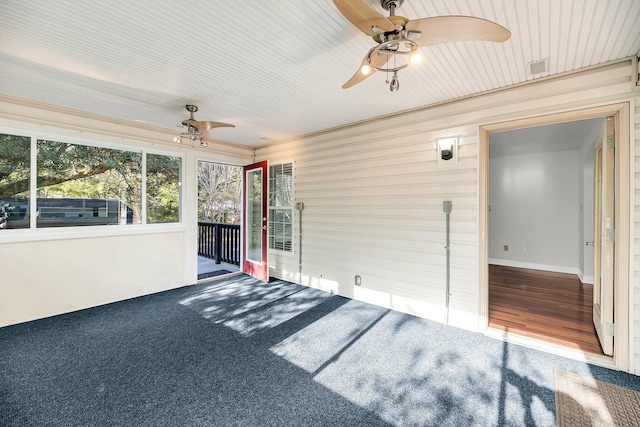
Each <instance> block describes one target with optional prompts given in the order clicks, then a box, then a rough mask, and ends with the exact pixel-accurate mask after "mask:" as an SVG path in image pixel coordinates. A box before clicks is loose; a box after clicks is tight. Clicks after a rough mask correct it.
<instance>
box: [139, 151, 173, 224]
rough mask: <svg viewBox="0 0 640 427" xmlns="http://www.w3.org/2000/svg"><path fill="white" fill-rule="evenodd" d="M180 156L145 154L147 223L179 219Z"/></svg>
mask: <svg viewBox="0 0 640 427" xmlns="http://www.w3.org/2000/svg"><path fill="white" fill-rule="evenodd" d="M180 165H181V159H180V157H173V156H163V155H161V154H148V155H147V223H149V224H153V223H166V222H178V221H180Z"/></svg>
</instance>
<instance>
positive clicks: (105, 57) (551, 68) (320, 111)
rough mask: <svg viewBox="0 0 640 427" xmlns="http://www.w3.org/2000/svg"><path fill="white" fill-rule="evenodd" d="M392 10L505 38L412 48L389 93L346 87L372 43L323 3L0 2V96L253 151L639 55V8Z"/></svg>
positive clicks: (577, 4)
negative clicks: (539, 70)
mask: <svg viewBox="0 0 640 427" xmlns="http://www.w3.org/2000/svg"><path fill="white" fill-rule="evenodd" d="M354 1H358V0H354ZM366 1H367V3H369V4H370V5H371V6H372V7H374V8H375V9H377V10H379V11H380V12H381V13H382V14H384V15H385V16H386V15H387V12H386V11H384V10H383V9H382V8H381V7H380V3H379V1H378V0H366ZM397 14H399V15H403V16H405V17H407V18H409V19H416V18H423V17H432V16H443V15H468V16H475V17H480V18H485V19H488V20H491V21H494V22H497V23H499V24H500V25H502V26H504V27H506V28H507V29H509V30H510V31H511V33H512V36H511V39H510V40H508V41H507V42H505V43H490V42H456V43H447V44H442V45H437V46H432V47H425V48H422V49H423V53H424V55H425V61H424V62H423V63H422V64H420V65H419V66H418V67H414V68H410V69H406V70H403V71H400V73H399V77H400V85H401V86H400V90H399V91H398V92H396V93H391V92H390V91H389V88H388V84H386V83H385V79H386V77H385V75H384V73H376V74H374V75H373V76H371V77H369V78H368V79H367V80H365V81H364V82H362V83H360V84H358V85H356V86H355V87H353V88H350V89H346V90H345V89H342V88H341V86H342V84H343V83H345V82H346V81H347V80H348V79H349V78H350V77H351V76H352V74H353V73H354V72H355V71H356V69H357V67H358V66H359V64H360V62H361V61H362V58H363V57H364V55H365V53H366V52H367V50H368V49H369V48H370V47H371V46H373V44H374V42H373V40H371V38H369V37H367V36H365V35H364V34H362V33H360V31H359V30H357V29H356V28H355V27H354V26H353V25H351V24H350V23H349V22H348V21H347V20H346V19H345V18H344V17H343V16H342V15H341V14H340V13H339V12H338V10H337V8H336V7H335V6H334V4H333V2H332V1H331V0H315V1H314V0H304V1H301V0H282V1H277V2H276V1H265V0H242V1H228V0H227V1H221V0H181V1H177V0H176V1H169V0H135V1H131V0H109V1H104V0H60V1H50V0H29V1H24V0H0V67H1V68H0V70H1V79H0V94H2V95H6V96H10V97H16V98H21V99H25V100H30V101H36V102H41V103H46V104H52V105H55V106H60V107H66V108H71V109H76V110H80V111H84V112H88V113H92V114H98V115H103V116H107V117H112V118H116V119H123V120H132V121H135V122H134V123H136V124H138V125H139V124H140V123H145V126H152V127H159V128H164V129H171V130H175V132H176V133H178V132H179V131H180V130H181V129H179V128H178V127H177V125H178V124H179V123H180V122H181V121H182V120H184V119H185V118H187V117H188V113H187V111H186V110H185V109H184V105H185V104H187V103H194V104H196V105H198V106H199V108H200V111H198V113H196V119H198V120H215V121H221V122H227V123H233V124H235V125H236V126H237V127H236V128H222V129H214V130H212V131H211V133H212V137H213V138H215V139H219V140H223V141H227V142H231V143H236V144H242V145H247V146H253V147H257V146H262V145H265V144H266V143H267V142H266V141H268V140H280V139H285V138H290V137H295V136H299V135H304V134H308V133H313V132H317V131H321V130H324V129H328V128H334V127H337V126H341V125H345V124H348V123H353V122H357V121H361V120H365V119H370V118H375V117H379V116H383V115H387V114H391V113H395V112H398V111H403V110H408V109H414V108H418V107H422V106H428V105H431V104H435V103H439V102H442V101H446V100H451V99H455V98H459V97H463V96H466V95H470V94H475V93H479V92H484V91H487V90H491V89H495V88H501V87H505V86H510V85H514V84H517V83H521V82H525V81H527V80H532V79H534V78H538V77H542V76H544V75H547V74H543V75H535V76H531V75H529V74H528V65H527V64H528V63H529V62H532V61H539V60H542V59H548V74H549V75H554V74H558V73H562V72H566V71H570V70H576V69H579V68H583V67H588V66H591V65H594V64H600V63H604V62H608V61H612V60H615V59H619V58H625V57H628V56H631V55H633V54H636V53H638V51H640V1H639V0H406V1H405V2H404V5H403V6H402V7H401V8H400V9H398V11H397Z"/></svg>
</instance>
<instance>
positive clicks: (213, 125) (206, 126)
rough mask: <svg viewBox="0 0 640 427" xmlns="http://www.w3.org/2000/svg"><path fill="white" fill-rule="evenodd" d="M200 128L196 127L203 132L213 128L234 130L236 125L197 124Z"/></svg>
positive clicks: (218, 123)
mask: <svg viewBox="0 0 640 427" xmlns="http://www.w3.org/2000/svg"><path fill="white" fill-rule="evenodd" d="M197 123H198V126H196V127H197V128H198V129H200V130H201V131H207V130H209V129H213V128H234V127H236V126H235V125H231V124H229V123H220V122H197Z"/></svg>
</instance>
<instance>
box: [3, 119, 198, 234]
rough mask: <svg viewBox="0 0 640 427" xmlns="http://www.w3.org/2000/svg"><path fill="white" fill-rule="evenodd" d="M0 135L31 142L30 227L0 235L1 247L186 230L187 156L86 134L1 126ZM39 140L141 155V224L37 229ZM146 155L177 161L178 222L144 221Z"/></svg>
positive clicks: (10, 230) (4, 231)
mask: <svg viewBox="0 0 640 427" xmlns="http://www.w3.org/2000/svg"><path fill="white" fill-rule="evenodd" d="M0 133H3V134H9V135H14V136H18V137H28V138H31V145H30V164H29V173H30V177H29V217H30V224H29V227H28V228H22V229H7V230H2V232H0V243H13V242H28V241H39V240H62V239H76V238H87V237H106V236H119V235H136V234H152V233H158V232H185V231H186V230H187V226H186V224H185V222H184V218H185V197H184V182H185V176H186V173H185V170H186V162H187V155H186V153H185V152H184V151H183V150H180V151H171V150H169V149H168V150H163V149H156V148H154V147H151V148H147V147H144V146H142V144H140V143H136V142H135V141H129V140H125V143H123V144H120V143H117V142H112V141H113V138H112V137H104V136H101V135H97V134H86V135H82V137H79V136H69V135H64V134H62V133H56V132H40V131H37V130H25V129H19V128H15V127H10V126H0ZM38 140H50V141H56V142H61V143H68V144H76V145H85V146H90V147H99V148H105V149H112V150H120V151H131V152H135V153H140V154H141V156H142V162H141V180H142V183H141V184H142V200H141V223H140V224H126V226H125V225H120V226H111V227H105V226H104V225H82V226H67V227H50V228H46V227H45V228H42V227H40V228H38V227H37V226H36V215H37V206H36V205H37V200H36V195H37V155H38V152H37V146H38V143H37V142H38ZM147 154H154V155H164V156H170V157H177V158H180V176H179V182H178V186H179V188H180V192H179V204H180V206H179V209H178V211H179V221H178V222H171V223H147V218H146V208H147V207H146V203H147V201H146V198H147V194H146V180H147V176H146V175H147V171H146V159H147Z"/></svg>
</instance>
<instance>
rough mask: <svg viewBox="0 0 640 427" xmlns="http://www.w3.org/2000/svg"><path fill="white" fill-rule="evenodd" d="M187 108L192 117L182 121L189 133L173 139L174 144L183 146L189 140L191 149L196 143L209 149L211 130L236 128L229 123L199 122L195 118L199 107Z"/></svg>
mask: <svg viewBox="0 0 640 427" xmlns="http://www.w3.org/2000/svg"><path fill="white" fill-rule="evenodd" d="M185 108H186V109H187V111H188V112H189V113H191V117H189V118H188V119H187V120H183V121H182V125H183V126H186V127H187V131H186V132H182V133H181V134H179V135H178V136H176V137H175V138H173V142H175V143H177V144H183V143H184V142H185V140H187V141H189V143H190V144H191V147H193V146H194V144H195V143H196V142H198V143H199V144H200V146H201V147H208V146H209V143H207V138H209V129H213V128H220V127H231V128H233V127H235V126H234V125H230V124H229V123H220V122H211V121H202V122H201V121H198V120H196V119H195V118H194V117H193V113H195V112H196V111H198V106H197V105H192V104H187V105H185Z"/></svg>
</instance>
